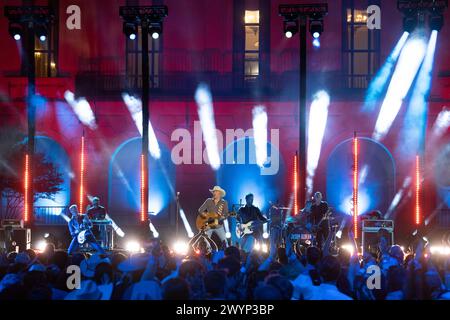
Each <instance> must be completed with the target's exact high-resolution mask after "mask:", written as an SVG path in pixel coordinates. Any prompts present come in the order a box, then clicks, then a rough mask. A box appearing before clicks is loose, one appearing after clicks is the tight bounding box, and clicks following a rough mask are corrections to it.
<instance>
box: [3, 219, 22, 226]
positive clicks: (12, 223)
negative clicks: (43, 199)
mask: <svg viewBox="0 0 450 320" xmlns="http://www.w3.org/2000/svg"><path fill="white" fill-rule="evenodd" d="M5 227H11V228H23V220H19V219H3V220H2V228H5Z"/></svg>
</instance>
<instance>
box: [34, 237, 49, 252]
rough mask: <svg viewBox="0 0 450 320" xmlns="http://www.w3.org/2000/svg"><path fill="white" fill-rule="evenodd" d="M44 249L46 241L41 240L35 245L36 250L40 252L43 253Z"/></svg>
mask: <svg viewBox="0 0 450 320" xmlns="http://www.w3.org/2000/svg"><path fill="white" fill-rule="evenodd" d="M46 248H47V241H45V240H41V241H39V242H38V243H37V244H36V249H37V250H38V251H40V252H43V251H45V249H46Z"/></svg>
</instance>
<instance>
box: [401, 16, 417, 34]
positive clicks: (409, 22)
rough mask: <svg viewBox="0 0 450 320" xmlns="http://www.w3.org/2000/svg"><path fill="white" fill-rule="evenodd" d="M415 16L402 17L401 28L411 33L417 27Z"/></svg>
mask: <svg viewBox="0 0 450 320" xmlns="http://www.w3.org/2000/svg"><path fill="white" fill-rule="evenodd" d="M417 23H418V21H417V16H406V17H404V18H403V30H404V31H405V32H408V33H412V32H413V31H414V29H416V27H417Z"/></svg>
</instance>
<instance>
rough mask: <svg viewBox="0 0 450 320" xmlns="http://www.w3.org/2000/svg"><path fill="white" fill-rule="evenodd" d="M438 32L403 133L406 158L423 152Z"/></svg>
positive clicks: (412, 97)
mask: <svg viewBox="0 0 450 320" xmlns="http://www.w3.org/2000/svg"><path fill="white" fill-rule="evenodd" d="M437 35H438V32H437V31H432V32H431V36H430V40H429V42H428V47H427V51H426V55H425V59H424V61H423V64H422V67H421V68H420V70H419V74H418V76H417V80H416V82H415V85H414V88H413V94H412V96H411V99H410V103H409V107H408V110H407V111H406V115H405V118H404V123H403V128H404V129H403V131H402V133H401V137H400V139H401V142H400V144H399V145H400V150H401V153H402V154H403V155H404V156H408V157H409V156H412V155H415V154H417V153H420V152H421V148H422V146H423V144H424V140H425V131H426V124H427V117H428V103H427V100H428V96H429V93H430V89H431V83H432V72H433V64H434V54H435V51H436V42H437Z"/></svg>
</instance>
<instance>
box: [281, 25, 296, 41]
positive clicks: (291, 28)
mask: <svg viewBox="0 0 450 320" xmlns="http://www.w3.org/2000/svg"><path fill="white" fill-rule="evenodd" d="M283 29H284V35H285V36H286V38H288V39H289V38H292V36H293V35H294V34H296V33H297V32H298V22H297V20H295V21H291V20H287V21H284V22H283Z"/></svg>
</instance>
